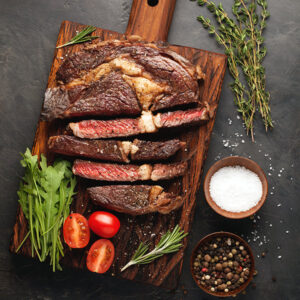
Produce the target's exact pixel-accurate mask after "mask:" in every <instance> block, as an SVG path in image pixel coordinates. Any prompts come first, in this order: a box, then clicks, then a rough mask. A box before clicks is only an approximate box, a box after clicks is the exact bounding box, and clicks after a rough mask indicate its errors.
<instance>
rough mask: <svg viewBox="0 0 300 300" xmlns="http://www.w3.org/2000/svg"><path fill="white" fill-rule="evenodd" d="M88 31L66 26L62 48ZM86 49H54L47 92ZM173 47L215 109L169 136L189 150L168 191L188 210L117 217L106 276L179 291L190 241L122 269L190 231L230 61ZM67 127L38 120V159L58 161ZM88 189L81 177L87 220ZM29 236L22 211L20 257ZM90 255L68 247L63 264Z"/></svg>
mask: <svg viewBox="0 0 300 300" xmlns="http://www.w3.org/2000/svg"><path fill="white" fill-rule="evenodd" d="M84 27H85V25H80V24H77V23H73V22H69V21H64V22H63V23H62V25H61V28H60V31H59V35H58V40H57V45H61V44H63V43H65V42H67V41H68V40H70V38H71V37H73V36H74V35H75V34H76V31H78V30H79V31H80V30H82V29H83V28H84ZM94 34H95V35H98V36H100V38H101V40H108V39H116V38H118V39H120V38H124V35H123V34H119V33H117V32H113V31H109V30H102V29H100V28H98V29H97V30H96V32H95V33H94ZM82 47H83V45H76V46H73V47H66V48H62V49H59V50H55V53H54V59H53V64H52V67H51V71H50V75H49V80H48V85H47V87H53V86H55V84H56V83H55V74H56V71H57V69H58V68H59V66H60V65H61V63H62V61H63V59H62V58H63V57H65V56H66V55H70V54H71V53H74V52H76V51H78V50H80V49H81V48H82ZM169 47H170V48H171V49H172V50H174V51H176V52H177V53H179V54H181V55H183V56H184V57H186V58H187V59H189V60H190V61H192V62H193V63H194V64H199V65H200V66H201V68H202V70H203V71H204V72H205V73H206V79H205V81H204V82H203V83H202V84H201V87H200V94H201V98H202V100H203V101H207V102H208V103H209V105H210V106H211V107H212V108H213V116H212V118H211V120H210V121H209V122H208V123H207V124H206V125H204V126H201V127H200V128H197V127H194V128H189V129H184V131H182V130H181V131H180V130H179V131H178V130H175V131H168V132H167V133H165V136H166V137H169V138H171V137H173V136H176V137H178V136H179V137H180V139H181V140H182V141H185V142H186V143H187V149H188V151H182V152H180V153H178V154H177V156H176V157H175V160H182V159H184V160H189V168H188V170H189V171H188V173H187V174H186V175H185V176H184V177H183V178H181V179H178V180H175V181H173V182H172V183H171V184H169V185H167V189H168V190H169V191H178V192H180V193H182V194H183V195H184V197H185V201H184V205H183V207H182V208H181V209H179V210H178V211H175V212H172V213H170V214H169V215H160V214H149V215H144V216H136V217H131V216H127V215H124V214H118V213H116V215H117V216H118V217H119V218H120V221H121V224H122V225H121V228H120V231H119V233H118V234H117V235H116V236H115V237H114V238H113V243H114V245H115V248H116V255H115V260H114V263H113V265H112V267H111V268H110V270H109V271H108V272H107V274H111V275H112V276H120V277H123V278H126V279H131V280H137V281H141V282H145V283H149V284H153V285H156V286H162V287H165V288H168V289H174V288H176V286H177V284H178V279H179V275H180V273H181V269H182V263H183V254H184V250H185V248H186V246H187V238H185V239H184V242H183V243H184V246H183V247H182V249H181V250H180V251H179V252H177V253H176V254H171V255H165V256H163V257H161V258H160V259H158V260H156V261H154V262H153V263H151V264H149V265H143V266H134V267H131V268H129V269H127V270H126V271H125V272H123V273H120V268H121V267H123V266H124V265H125V264H126V263H127V262H128V260H129V259H130V258H131V256H132V255H133V253H134V251H135V250H136V248H137V247H138V245H139V243H140V241H144V242H146V241H147V242H149V241H150V243H151V245H152V246H153V245H154V244H156V243H157V242H158V241H159V239H160V237H161V235H162V234H163V233H165V232H166V231H167V230H169V229H170V230H171V229H172V228H173V227H174V226H175V225H176V224H177V223H179V224H180V226H181V227H182V228H183V229H184V230H185V231H186V232H188V231H189V230H190V228H191V222H192V219H193V214H194V207H195V203H196V192H197V189H198V187H199V184H200V177H201V174H202V170H203V163H204V161H205V158H206V155H207V150H208V146H209V140H210V136H211V132H212V128H213V125H214V120H215V115H216V109H217V106H218V101H219V96H220V92H221V86H222V81H223V77H224V74H225V70H226V57H225V56H224V55H220V54H216V53H212V52H208V51H204V50H198V49H194V48H190V47H181V46H175V45H170V46H169ZM66 124H67V123H66V121H61V120H59V121H54V122H51V123H48V122H44V121H39V123H38V127H37V131H36V135H35V140H34V144H33V149H32V152H33V153H34V154H41V153H44V154H45V155H46V156H47V158H48V159H49V161H52V160H53V158H54V157H53V156H52V155H51V154H50V153H49V152H48V149H47V140H48V137H49V136H51V135H54V134H60V133H61V132H62V131H63V130H64V128H65V125H66ZM89 185H90V182H89V181H88V180H84V179H81V178H78V194H77V196H76V199H75V200H74V201H73V204H72V211H74V212H78V213H81V214H84V215H85V216H87V217H88V216H89V215H90V213H91V212H92V211H93V210H94V209H95V207H93V205H92V204H91V203H90V201H89V199H88V196H87V194H86V192H85V189H86V187H87V186H89ZM98 209H99V208H98ZM26 233H27V224H26V220H25V218H24V215H23V212H22V210H21V209H20V208H19V209H18V212H17V218H16V223H15V225H14V229H13V236H12V240H11V245H10V251H12V252H15V250H16V249H17V247H18V246H19V244H20V243H21V241H22V240H23V238H24V236H25V235H26ZM94 239H95V237H94V238H93V239H92V241H91V242H90V243H92V242H93V241H94ZM87 250H88V247H87V248H86V249H82V250H77V249H76V250H71V249H68V248H67V247H65V257H64V258H63V260H62V264H63V265H66V266H72V267H75V268H81V269H85V268H86V267H85V258H86V254H87ZM19 254H22V255H26V256H30V255H31V246H30V242H29V241H27V242H26V243H25V244H24V246H23V247H22V248H21V250H20V251H19Z"/></svg>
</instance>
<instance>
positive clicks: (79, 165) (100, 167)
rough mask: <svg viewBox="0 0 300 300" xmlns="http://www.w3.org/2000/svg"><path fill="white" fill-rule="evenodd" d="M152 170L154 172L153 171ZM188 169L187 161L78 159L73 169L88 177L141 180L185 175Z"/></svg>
mask: <svg viewBox="0 0 300 300" xmlns="http://www.w3.org/2000/svg"><path fill="white" fill-rule="evenodd" d="M152 170H153V171H154V172H152ZM186 170H187V163H186V162H179V163H173V164H166V165H163V164H155V165H154V166H151V165H149V164H144V165H141V166H138V165H117V164H107V163H96V162H91V161H85V160H80V159H76V160H75V161H74V164H73V168H72V171H73V173H74V175H78V176H81V177H84V178H88V179H94V180H103V181H129V182H132V181H139V180H153V181H157V180H163V179H171V178H175V177H178V176H182V175H184V173H185V172H186Z"/></svg>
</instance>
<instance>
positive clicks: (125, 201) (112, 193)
mask: <svg viewBox="0 0 300 300" xmlns="http://www.w3.org/2000/svg"><path fill="white" fill-rule="evenodd" d="M87 191H88V194H89V196H90V197H91V199H92V202H93V203H94V204H96V205H101V206H102V207H105V208H108V209H112V210H115V211H118V212H122V213H126V214H131V215H143V214H147V213H153V212H159V213H162V214H168V213H169V212H170V211H172V210H175V209H177V208H179V207H180V206H181V205H182V203H183V198H182V197H181V196H176V195H174V194H172V193H166V192H163V188H162V187H160V186H158V185H156V186H150V185H112V186H98V187H92V188H88V189H87Z"/></svg>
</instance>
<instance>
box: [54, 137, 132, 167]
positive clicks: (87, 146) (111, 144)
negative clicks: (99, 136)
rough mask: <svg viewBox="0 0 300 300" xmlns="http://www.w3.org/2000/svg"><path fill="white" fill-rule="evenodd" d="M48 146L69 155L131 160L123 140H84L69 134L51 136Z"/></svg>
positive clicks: (120, 160) (121, 160) (117, 160)
mask: <svg viewBox="0 0 300 300" xmlns="http://www.w3.org/2000/svg"><path fill="white" fill-rule="evenodd" d="M48 148H49V150H50V151H52V152H56V153H60V154H63V155H69V156H84V157H91V158H95V159H100V160H109V161H114V162H129V159H128V157H127V154H126V153H125V152H124V149H123V145H122V142H120V141H113V140H84V139H79V138H76V137H74V136H69V135H59V136H51V137H50V138H49V140H48Z"/></svg>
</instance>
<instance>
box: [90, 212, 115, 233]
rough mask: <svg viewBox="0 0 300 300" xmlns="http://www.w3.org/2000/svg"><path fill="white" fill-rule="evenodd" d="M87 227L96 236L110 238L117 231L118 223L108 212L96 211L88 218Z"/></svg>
mask: <svg viewBox="0 0 300 300" xmlns="http://www.w3.org/2000/svg"><path fill="white" fill-rule="evenodd" d="M89 227H90V229H91V230H92V231H94V232H95V233H96V234H97V235H99V236H101V237H104V238H111V237H113V236H114V235H115V234H116V233H117V232H118V231H119V228H120V221H119V219H118V218H117V217H116V216H114V215H113V214H111V213H109V212H106V211H96V212H94V213H92V214H91V216H90V218H89Z"/></svg>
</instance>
